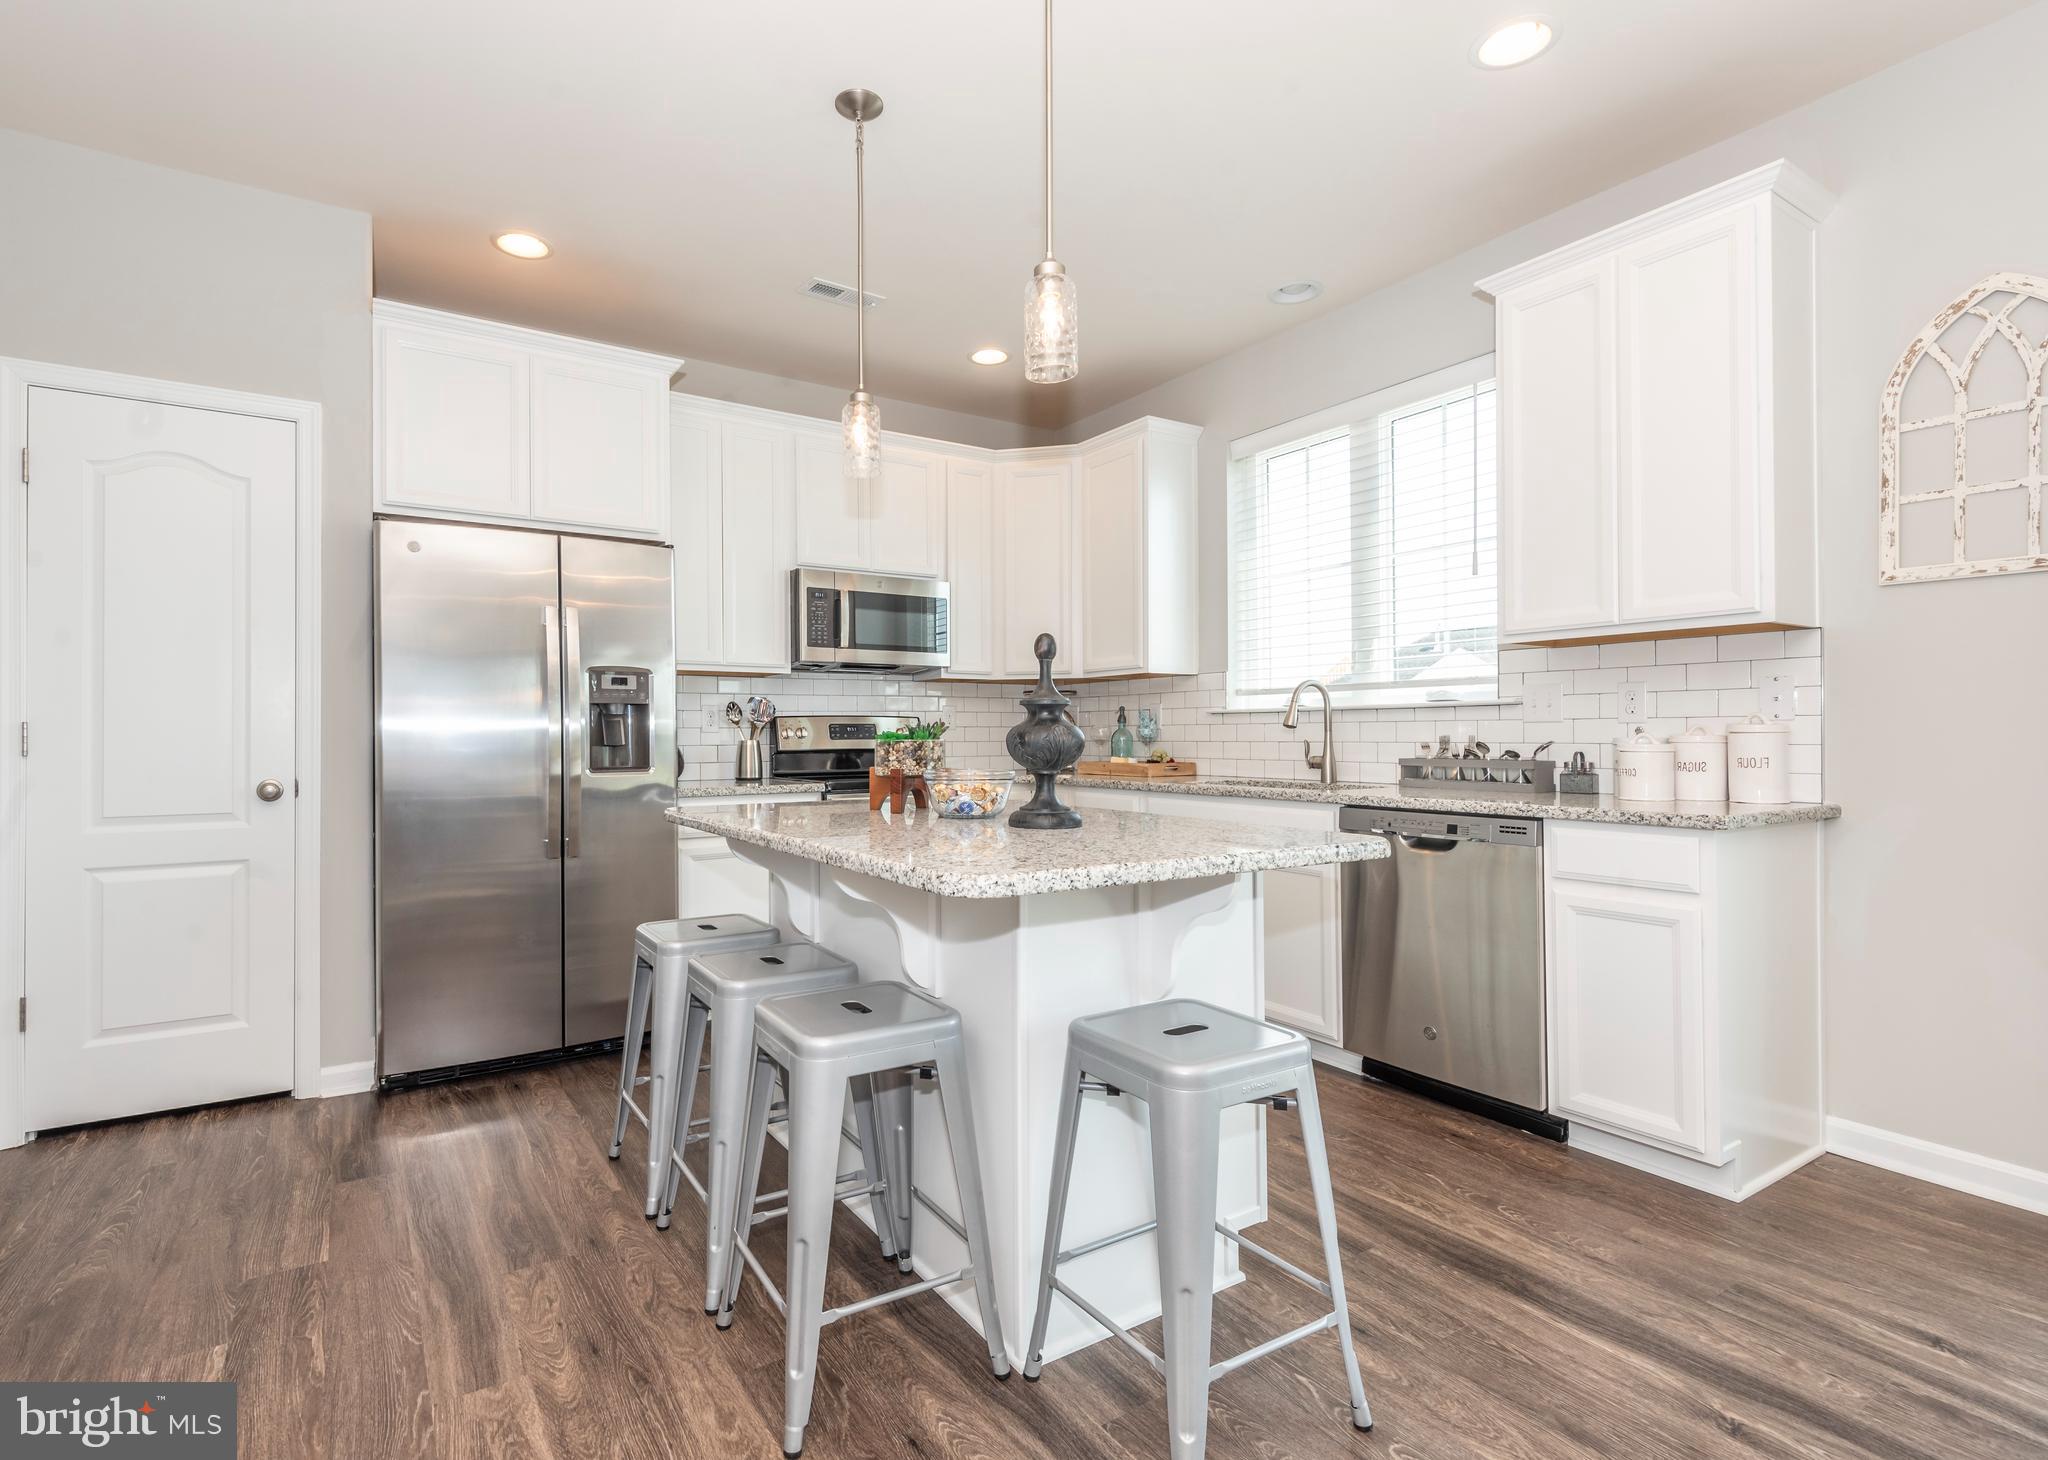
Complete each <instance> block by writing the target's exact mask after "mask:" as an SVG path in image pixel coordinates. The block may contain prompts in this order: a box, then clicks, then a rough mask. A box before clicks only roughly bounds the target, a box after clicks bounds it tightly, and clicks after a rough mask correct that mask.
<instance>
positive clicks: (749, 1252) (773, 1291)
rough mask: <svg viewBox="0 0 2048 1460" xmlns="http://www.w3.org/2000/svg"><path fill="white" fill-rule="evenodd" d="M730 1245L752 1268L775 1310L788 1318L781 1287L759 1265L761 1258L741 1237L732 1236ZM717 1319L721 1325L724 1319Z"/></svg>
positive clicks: (787, 1306)
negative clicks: (755, 1254)
mask: <svg viewBox="0 0 2048 1460" xmlns="http://www.w3.org/2000/svg"><path fill="white" fill-rule="evenodd" d="M732 1245H733V1247H734V1248H735V1249H736V1250H737V1251H738V1252H739V1255H740V1257H741V1258H742V1260H744V1261H745V1262H746V1264H747V1266H748V1267H750V1268H752V1269H753V1270H754V1276H755V1278H757V1279H758V1280H759V1281H760V1284H761V1289H762V1291H763V1292H765V1293H767V1294H768V1301H769V1302H771V1303H773V1304H774V1305H775V1311H776V1312H778V1313H780V1314H781V1315H782V1316H783V1317H784V1318H785V1319H786V1318H788V1317H789V1304H788V1303H786V1302H785V1301H783V1297H782V1289H780V1288H778V1287H776V1286H775V1281H774V1279H772V1278H770V1277H769V1276H768V1273H767V1271H766V1270H765V1269H764V1268H763V1267H762V1266H761V1259H760V1258H758V1257H756V1256H754V1249H753V1248H751V1247H749V1246H748V1245H747V1244H746V1242H745V1240H744V1239H743V1238H742V1237H735V1238H733V1243H732ZM718 1321H719V1323H720V1325H721V1326H722V1325H723V1324H724V1323H725V1321H726V1320H725V1319H723V1318H721V1319H719V1320H718Z"/></svg>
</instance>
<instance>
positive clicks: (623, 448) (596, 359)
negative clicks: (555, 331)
mask: <svg viewBox="0 0 2048 1460" xmlns="http://www.w3.org/2000/svg"><path fill="white" fill-rule="evenodd" d="M372 331H373V334H374V338H375V363H374V367H373V368H374V374H375V398H376V413H375V414H376V420H375V432H376V450H375V462H376V471H375V500H376V506H377V510H378V511H380V512H399V513H411V514H421V515H432V516H436V517H450V518H458V519H464V520H471V521H481V522H494V523H503V524H507V525H514V526H522V527H527V526H545V527H564V528H569V529H572V530H574V531H579V532H595V533H605V534H611V535H617V536H628V537H651V538H657V539H662V540H666V539H667V537H668V533H669V498H670V487H669V423H668V382H669V377H670V376H671V375H672V374H674V372H675V370H676V369H677V367H678V366H680V365H681V364H682V362H681V361H680V360H674V359H669V358H666V357H662V356H655V355H647V354H642V353H641V352H639V351H636V350H622V349H618V348H616V347H614V346H610V345H600V344H595V343H592V342H590V341H585V340H572V339H566V338H564V337H562V336H558V335H548V334H542V333H540V332H539V331H536V330H525V329H518V328H515V327H514V326H511V325H502V324H496V323H493V322H491V321H488V320H475V319H466V318H463V317H461V316H459V315H452V314H443V313H441V312H439V311H437V310H429V309H419V308H416V307H414V306H411V305H403V304H391V303H387V302H384V301H381V300H380V301H378V302H377V303H376V304H375V305H374V306H373V309H372Z"/></svg>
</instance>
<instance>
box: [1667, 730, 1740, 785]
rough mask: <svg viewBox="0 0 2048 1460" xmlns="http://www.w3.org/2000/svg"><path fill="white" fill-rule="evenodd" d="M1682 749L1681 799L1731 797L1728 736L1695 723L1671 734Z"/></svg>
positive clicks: (1680, 766) (1678, 781)
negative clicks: (1679, 732)
mask: <svg viewBox="0 0 2048 1460" xmlns="http://www.w3.org/2000/svg"><path fill="white" fill-rule="evenodd" d="M1671 743H1672V745H1674V746H1675V747H1677V750H1678V764H1677V773H1678V779H1677V793H1678V799H1679V800H1681V801H1726V800H1727V799H1728V737H1727V736H1725V735H1716V734H1715V733H1714V732H1713V731H1711V730H1707V729H1704V728H1702V727H1701V726H1698V725H1694V726H1693V727H1691V728H1690V729H1688V730H1687V731H1686V732H1685V733H1684V734H1682V735H1674V736H1672V737H1671Z"/></svg>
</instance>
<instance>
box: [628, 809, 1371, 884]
mask: <svg viewBox="0 0 2048 1460" xmlns="http://www.w3.org/2000/svg"><path fill="white" fill-rule="evenodd" d="M667 815H668V819H669V820H670V821H673V822H675V823H677V824H678V825H680V826H687V827H691V828H693V829H695V830H697V831H705V832H710V833H712V834H713V835H715V836H722V837H724V838H726V839H727V840H728V841H735V842H745V843H748V844H750V845H752V846H758V847H765V848H767V849H768V850H770V851H776V852H783V853H786V854H787V855H789V856H793V857H802V858H804V859H806V860H808V861H813V862H822V863H824V864H825V865H826V866H829V867H838V868H840V869H842V870H844V871H848V872H861V873H865V874H867V875H868V876H870V877H880V878H882V879H884V880H885V881H889V882H898V883H901V884H902V885H903V886H905V887H915V888H919V889H921V890H923V891H926V892H936V893H940V894H942V895H944V896H947V897H1023V896H1026V895H1029V894H1031V893H1038V892H1072V891H1076V890H1079V889H1082V888H1089V887H1127V886H1130V885H1132V884H1134V883H1139V882H1172V881H1178V880H1180V879H1182V878H1188V877H1228V876H1234V875H1235V874H1237V873H1239V872H1267V871H1275V870H1278V869H1282V868H1287V867H1315V866H1323V865H1326V864H1329V863H1333V862H1362V861H1370V860H1372V859H1374V858H1379V857H1387V856H1391V855H1392V854H1393V853H1392V849H1391V848H1390V847H1389V846H1388V845H1387V843H1386V842H1385V841H1384V840H1383V839H1382V838H1380V837H1375V836H1344V835H1340V834H1339V833H1336V832H1317V831H1306V830H1302V829H1299V828H1292V827H1268V826H1244V825H1238V824H1235V823H1232V822H1228V821H1215V820H1210V819H1209V818H1206V817H1186V816H1172V817H1167V816H1152V815H1148V814H1146V813H1144V812H1139V811H1101V810H1095V811H1085V812H1083V813H1082V815H1083V818H1084V819H1083V823H1082V825H1081V826H1080V828H1079V829H1078V830H1074V831H1025V830H1022V829H1019V828H1016V827H1012V826H1010V825H1008V824H1007V823H1006V822H1005V821H1004V820H1003V819H1002V817H1000V816H999V817H996V818H995V819H994V820H992V821H946V820H942V819H941V818H939V817H937V816H935V815H933V814H932V813H931V812H929V811H919V810H917V809H915V808H910V809H909V810H907V811H906V812H905V813H904V814H902V815H896V816H890V815H885V814H883V813H882V812H879V811H869V810H868V808H867V806H866V805H865V804H864V803H862V802H858V801H853V802H834V801H817V802H808V801H805V802H794V801H790V802H782V803H779V804H778V803H773V802H755V803H753V804H750V805H741V806H690V805H687V804H683V805H677V806H671V807H670V808H669V809H668V812H667Z"/></svg>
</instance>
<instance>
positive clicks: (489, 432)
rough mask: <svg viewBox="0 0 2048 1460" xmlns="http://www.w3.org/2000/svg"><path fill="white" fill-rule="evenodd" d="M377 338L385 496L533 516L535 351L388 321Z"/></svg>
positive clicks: (407, 502)
mask: <svg viewBox="0 0 2048 1460" xmlns="http://www.w3.org/2000/svg"><path fill="white" fill-rule="evenodd" d="M377 347H378V356H379V358H378V368H377V435H378V450H379V453H380V456H381V462H380V465H381V468H382V469H381V471H380V472H379V474H378V487H379V500H380V505H383V506H389V507H411V508H427V509H430V510H441V511H449V512H474V513H481V514H486V515H489V516H496V517H523V516H525V515H526V514H527V510H528V507H529V505H530V493H529V486H528V476H527V464H528V450H527V445H528V436H527V425H528V423H527V378H528V377H527V359H526V354H525V352H524V351H521V350H518V349H515V348H513V347H512V346H510V345H499V344H493V343H491V342H490V341H487V340H475V339H469V338H466V337H464V336H461V335H456V334H443V333H441V332H440V331H437V330H431V329H421V328H418V327H416V326H409V325H408V326H403V327H401V326H397V325H388V324H386V325H379V326H378V327H377Z"/></svg>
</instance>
